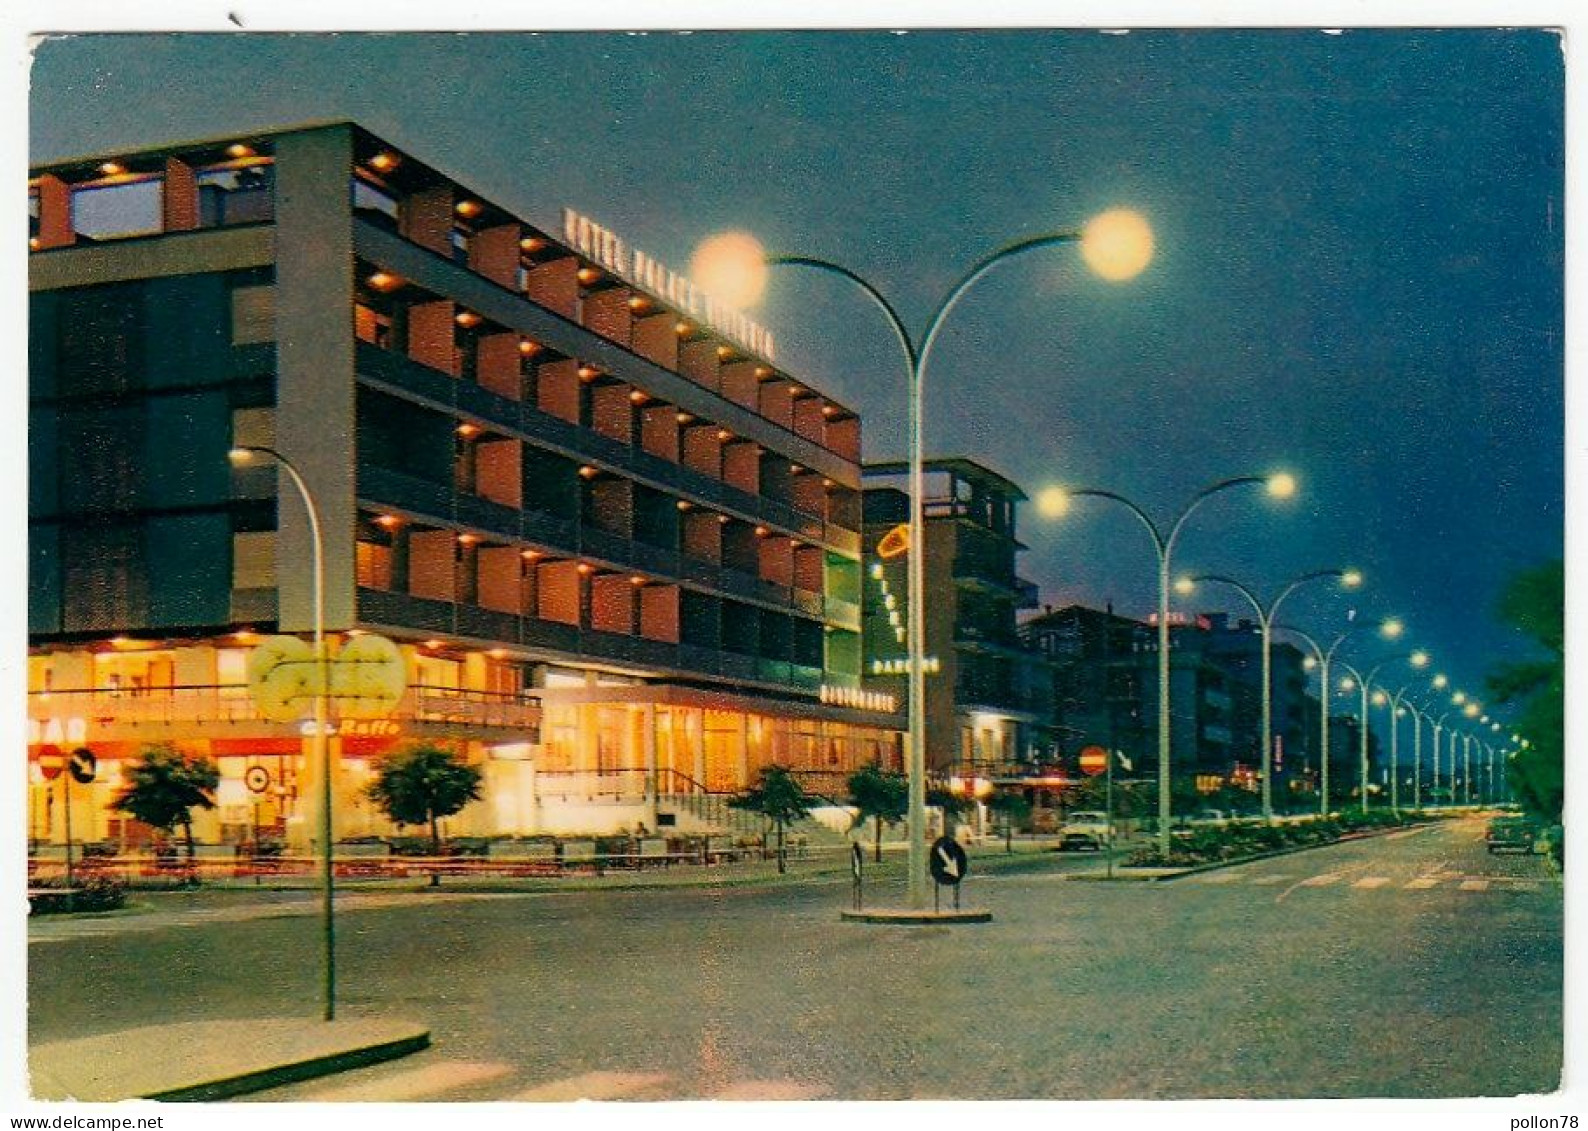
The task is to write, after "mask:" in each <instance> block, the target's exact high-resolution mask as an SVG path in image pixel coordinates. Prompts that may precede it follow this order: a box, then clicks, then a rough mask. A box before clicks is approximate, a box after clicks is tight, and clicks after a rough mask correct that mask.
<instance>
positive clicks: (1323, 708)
mask: <svg viewBox="0 0 1588 1131" xmlns="http://www.w3.org/2000/svg"><path fill="white" fill-rule="evenodd" d="M1278 627H1279V630H1280V631H1281V632H1288V633H1290V634H1291V635H1293V636H1296V637H1298V638H1300V639H1301V640H1303V641H1305V642H1306V645H1307V647H1309V648H1311V649H1312V655H1311V656H1308V657H1307V661H1308V662H1307V663H1306V665H1305V666H1306V667H1308V668H1313V667H1316V668H1318V669H1319V671H1318V708H1319V709H1318V743H1319V746H1320V748H1321V753H1320V755H1319V759H1318V815H1319V816H1321V817H1327V816H1328V815H1329V697H1330V695H1331V692H1332V689H1333V685H1332V684H1331V683H1330V682H1329V667H1330V665H1331V664H1333V663H1334V654H1335V653H1336V652H1337V651H1339V649H1340V645H1342V644H1344V643H1345V642H1346V640H1348V639H1349V638H1350V637H1351V636H1352V635H1354V634H1355V633H1356V632H1358V631H1360V630H1361V629H1362V628H1363V627H1364V625H1363V624H1353V625H1352V626H1351V627H1350V628H1348V629H1346V630H1345V631H1344V632H1342V633H1340V634H1339V635H1338V636H1336V637H1335V638H1334V641H1333V643H1331V644H1330V645H1329V647H1328V648H1324V647H1323V645H1321V644H1319V643H1318V642H1317V641H1316V640H1314V639H1313V638H1312V637H1311V636H1308V635H1307V634H1306V633H1305V632H1303V631H1301V629H1299V628H1295V627H1292V626H1291V625H1279V626H1278ZM1378 631H1379V635H1380V636H1383V637H1385V638H1386V639H1390V640H1393V639H1394V638H1395V637H1397V636H1399V635H1400V634H1401V631H1402V629H1401V623H1400V621H1398V620H1396V619H1394V618H1393V617H1391V618H1389V619H1388V620H1385V621H1382V622H1380V624H1379V626H1378Z"/></svg>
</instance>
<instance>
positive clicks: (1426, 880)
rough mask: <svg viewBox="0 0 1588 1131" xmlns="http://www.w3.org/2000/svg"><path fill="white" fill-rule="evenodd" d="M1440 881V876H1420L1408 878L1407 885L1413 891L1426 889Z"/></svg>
mask: <svg viewBox="0 0 1588 1131" xmlns="http://www.w3.org/2000/svg"><path fill="white" fill-rule="evenodd" d="M1438 883H1439V877H1438V876H1418V877H1417V878H1416V879H1414V880H1407V881H1406V887H1407V888H1408V889H1410V890H1411V891H1426V890H1427V889H1428V888H1431V887H1433V886H1435V885H1436V884H1438Z"/></svg>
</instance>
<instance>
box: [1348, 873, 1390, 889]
mask: <svg viewBox="0 0 1588 1131" xmlns="http://www.w3.org/2000/svg"><path fill="white" fill-rule="evenodd" d="M1389 882H1390V881H1389V877H1388V876H1363V877H1362V878H1361V879H1360V880H1358V881H1357V882H1356V883H1354V884H1352V885H1351V886H1352V887H1354V888H1364V889H1366V890H1368V891H1371V890H1373V889H1374V888H1381V887H1383V886H1384V885H1385V884H1387V883H1389Z"/></svg>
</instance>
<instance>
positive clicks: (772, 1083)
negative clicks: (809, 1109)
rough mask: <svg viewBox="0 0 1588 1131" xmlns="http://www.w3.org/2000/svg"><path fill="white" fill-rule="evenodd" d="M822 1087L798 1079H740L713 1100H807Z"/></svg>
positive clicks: (715, 1095)
mask: <svg viewBox="0 0 1588 1131" xmlns="http://www.w3.org/2000/svg"><path fill="white" fill-rule="evenodd" d="M823 1094H824V1089H822V1088H818V1087H815V1086H814V1085H811V1084H802V1083H801V1082H800V1081H798V1080H741V1081H739V1082H738V1083H737V1084H731V1085H729V1086H728V1087H726V1088H724V1089H722V1091H720V1092H716V1093H713V1095H712V1097H711V1098H712V1099H714V1100H809V1099H815V1098H816V1097H817V1096H820V1095H823Z"/></svg>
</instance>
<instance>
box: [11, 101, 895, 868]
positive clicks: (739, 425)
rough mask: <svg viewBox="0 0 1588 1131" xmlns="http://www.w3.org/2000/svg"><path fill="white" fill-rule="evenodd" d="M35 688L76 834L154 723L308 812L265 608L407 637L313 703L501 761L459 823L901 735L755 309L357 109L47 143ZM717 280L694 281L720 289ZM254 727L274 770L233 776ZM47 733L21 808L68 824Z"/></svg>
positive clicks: (107, 829) (229, 784)
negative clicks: (63, 767)
mask: <svg viewBox="0 0 1588 1131" xmlns="http://www.w3.org/2000/svg"><path fill="white" fill-rule="evenodd" d="M29 207H30V222H31V228H30V240H29V246H30V262H29V266H30V270H29V286H30V332H29V344H30V385H29V414H30V416H29V471H30V482H29V487H30V497H29V555H30V565H29V600H28V617H29V634H30V659H29V715H30V723H31V727H32V733H31V734H30V742H31V743H32V745H31V746H30V749H31V751H32V752H33V754H34V756H35V759H36V756H37V753H38V751H39V750H40V749H41V748H44V747H45V746H48V745H58V746H66V747H68V748H69V747H71V746H76V745H86V746H88V747H89V748H90V749H92V750H94V751H95V752H96V754H97V755H98V756H99V759H100V765H101V771H100V774H99V780H98V781H96V782H95V783H94V785H92V786H88V787H76V788H77V789H78V790H80V791H81V793H82V794H86V795H88V800H89V804H82V801H81V796H80V795H74V804H76V805H78V806H80V808H79V809H78V814H79V816H78V817H77V818H76V820H77V823H78V828H77V834H78V836H79V837H80V838H81V837H87V838H89V839H109V840H118V839H120V840H126V839H128V838H129V837H130V838H133V839H136V838H137V837H138V836H139V835H141V830H138V829H136V828H131V829H129V828H126V827H122V826H121V824H120V823H119V822H118V821H117V820H116V819H115V814H113V813H110V812H108V811H106V810H105V808H104V804H105V802H106V801H108V799H109V797H110V796H111V795H112V793H113V791H114V789H115V788H116V785H117V782H118V777H119V774H120V770H121V767H122V765H123V764H124V763H125V762H126V760H127V759H129V758H134V757H136V756H137V753H138V751H139V749H140V748H141V747H142V746H143V745H145V744H148V743H151V742H173V743H176V744H178V745H180V746H183V747H185V748H190V749H193V750H195V751H198V752H202V753H204V754H206V755H209V756H211V757H213V758H214V759H215V761H216V762H217V764H218V765H219V767H220V772H221V785H220V789H219V797H218V801H219V805H218V808H217V809H216V810H215V811H214V812H212V813H208V814H203V815H201V818H200V823H199V825H198V829H199V832H200V835H201V836H203V837H204V838H205V839H207V840H210V841H212V842H222V841H236V840H242V839H245V837H246V830H247V829H248V828H250V827H251V824H252V822H253V821H254V820H255V819H256V817H257V818H258V819H259V820H261V821H262V823H263V824H264V825H265V826H266V827H267V828H274V829H279V830H281V831H283V832H284V833H286V834H287V835H288V837H289V840H292V841H295V842H296V843H298V844H305V843H306V840H307V830H308V829H309V828H311V827H312V822H310V821H308V820H306V819H305V815H306V810H305V804H306V802H307V799H308V797H310V796H312V792H311V791H310V790H309V788H308V783H309V780H310V778H311V777H312V774H313V772H314V771H313V767H312V766H310V765H309V764H308V761H307V759H306V754H307V749H308V745H309V743H308V740H307V739H306V738H305V737H304V736H303V734H302V733H300V732H301V726H300V725H299V724H297V723H277V722H271V721H268V720H266V719H264V718H262V717H261V716H260V714H259V713H258V712H257V711H256V710H255V708H254V705H253V702H252V699H251V697H250V694H249V690H248V688H247V686H246V683H247V674H246V673H247V666H248V658H249V653H250V650H251V647H252V646H253V644H254V642H256V641H257V640H258V639H259V637H260V636H261V635H264V634H269V633H275V632H284V633H296V634H305V633H307V632H309V631H310V630H311V629H312V627H313V624H312V618H313V599H312V598H313V592H312V589H313V579H312V571H311V569H310V562H311V558H312V550H313V544H312V541H311V534H310V527H309V524H308V519H307V516H306V512H305V510H304V508H303V506H302V505H301V503H300V500H299V498H298V497H297V495H296V493H295V491H294V490H293V488H292V485H291V483H290V482H289V480H288V479H287V478H286V476H285V474H284V473H283V472H281V471H280V470H279V469H277V468H274V467H272V466H269V465H268V463H266V464H256V465H251V466H243V467H235V468H234V467H233V466H232V465H231V464H230V463H229V462H228V458H227V453H228V450H229V449H231V448H232V447H233V446H262V447H271V448H274V449H275V450H277V451H279V452H280V453H281V454H282V455H283V456H284V457H286V459H288V460H290V461H291V463H292V464H293V466H295V467H296V468H297V469H298V470H299V471H300V472H301V474H302V476H303V478H304V480H305V482H306V484H307V488H308V490H309V492H310V494H311V495H312V496H313V498H314V500H315V501H316V504H317V509H318V511H319V515H320V520H321V524H322V527H323V542H324V562H325V626H326V629H327V632H328V633H330V634H331V635H332V637H333V638H335V639H337V640H345V639H346V638H347V637H349V636H351V635H354V634H357V633H364V632H370V633H379V634H382V635H385V636H388V637H390V638H391V639H393V640H394V641H396V642H397V643H398V644H399V645H400V648H401V652H402V655H403V657H404V661H405V664H406V667H407V674H408V690H407V692H406V693H405V696H404V698H403V700H402V702H401V704H400V705H399V707H398V708H397V709H396V711H395V712H394V713H393V714H392V715H391V716H390V717H389V718H386V719H376V720H364V721H353V720H347V721H344V723H343V724H342V725H341V727H340V728H339V730H338V733H337V734H336V735H335V736H334V738H333V739H332V743H331V745H332V753H333V758H332V762H333V766H334V767H335V769H334V771H333V772H334V773H335V774H336V775H337V782H336V787H337V795H338V797H339V799H340V800H339V803H338V834H339V835H340V836H344V837H346V836H358V835H369V834H377V833H384V832H386V831H389V829H388V826H387V825H386V824H385V823H384V822H383V821H382V820H381V819H380V818H379V817H378V816H377V815H376V814H375V813H374V812H373V811H372V809H371V806H370V803H369V802H367V801H366V800H364V799H363V792H362V787H363V786H364V784H365V783H366V782H367V781H368V778H369V774H370V772H371V766H372V759H374V758H378V757H379V756H380V755H381V754H382V753H383V752H385V751H387V750H389V749H391V748H393V747H394V746H395V745H397V744H400V743H403V742H408V741H413V740H435V741H439V742H442V743H445V744H450V745H452V746H453V747H455V748H456V749H457V750H459V751H460V752H461V753H463V754H464V755H465V756H466V757H467V759H468V760H469V761H470V762H472V763H474V764H477V765H479V766H481V768H482V769H483V770H484V772H485V775H486V789H485V798H484V800H483V801H481V802H478V803H475V804H473V805H471V806H470V807H469V808H468V809H467V810H465V811H464V813H462V814H460V815H459V817H457V818H455V819H454V820H453V821H452V822H451V830H450V831H451V832H452V833H453V834H454V835H479V836H506V835H524V834H533V833H538V832H557V831H568V832H584V833H599V832H603V831H610V830H614V829H619V828H629V827H632V825H634V824H635V823H636V822H638V823H643V824H645V825H646V827H648V828H650V829H656V828H657V827H658V825H659V824H660V825H661V826H664V827H665V826H667V825H669V824H675V825H676V826H678V827H684V826H686V825H687V824H688V822H689V821H690V820H691V818H690V816H689V814H690V812H692V811H693V812H698V811H699V807H698V806H696V807H695V808H694V809H693V810H691V809H689V807H687V806H684V805H682V804H680V803H679V801H680V799H682V798H687V797H690V796H696V795H702V794H709V793H725V792H731V791H736V790H738V789H741V788H743V787H744V786H745V785H747V784H748V783H750V782H752V781H753V780H754V778H755V776H756V774H757V772H758V770H759V769H760V768H761V767H762V766H764V765H767V764H771V763H778V764H782V765H788V766H792V767H794V768H796V769H797V770H800V771H802V772H804V773H806V774H807V775H809V777H810V780H811V781H812V782H813V783H814V784H813V788H818V789H822V790H823V791H825V792H831V791H832V790H833V789H835V788H840V786H839V782H840V781H841V778H842V777H843V776H844V775H847V773H848V772H850V771H851V770H852V769H854V768H856V767H858V766H860V765H863V764H865V763H867V762H870V761H873V760H880V761H882V762H884V763H885V764H895V765H896V764H897V763H898V759H899V740H898V729H899V722H900V719H899V717H898V716H897V715H896V714H895V713H894V712H893V709H892V705H891V704H890V703H889V702H888V701H887V700H886V698H885V697H883V696H878V695H875V694H872V695H867V694H866V693H864V692H862V690H861V674H862V672H861V669H862V656H861V610H860V602H861V589H862V585H861V581H862V568H861V561H860V556H861V554H860V531H861V494H860V487H861V482H860V467H859V460H860V420H859V419H858V417H857V416H856V414H855V413H854V412H853V411H851V410H850V409H848V408H846V407H845V406H844V405H842V404H839V403H837V402H836V401H834V400H833V399H832V398H830V397H828V396H825V395H824V394H822V393H821V392H820V391H818V390H816V389H813V388H811V387H810V386H809V385H808V384H807V383H806V382H805V381H803V380H800V379H798V378H796V377H794V376H791V375H789V374H788V373H786V372H784V371H783V370H782V369H780V368H779V367H778V365H777V362H776V359H775V356H774V353H775V343H774V341H773V339H772V337H771V335H770V334H768V333H767V332H766V331H765V330H763V329H762V328H760V327H758V326H756V325H754V324H753V323H751V322H749V321H748V320H747V319H745V318H744V317H743V316H741V315H738V314H735V313H733V312H730V311H726V310H721V309H717V308H714V307H713V305H712V304H711V303H710V301H709V300H708V299H706V298H705V297H704V296H702V295H699V294H698V293H696V292H694V291H693V290H692V288H690V287H689V285H688V284H687V282H686V281H684V280H683V279H682V278H680V277H679V276H676V275H674V274H672V273H671V272H669V271H668V270H667V269H666V268H665V267H663V266H662V265H661V264H659V263H658V262H656V261H655V260H652V259H649V258H648V257H646V256H645V255H644V254H643V253H641V252H638V251H637V250H633V249H631V248H630V247H629V246H628V245H626V244H625V243H624V242H623V241H622V240H621V239H620V238H619V237H617V236H615V235H614V234H613V233H611V232H608V231H606V230H605V229H603V228H601V227H599V226H597V225H595V224H594V223H592V222H591V221H589V220H588V219H587V218H585V217H583V216H581V215H579V214H577V213H573V212H568V213H566V214H565V218H564V222H563V223H562V225H561V226H560V227H559V228H556V229H554V230H547V228H545V227H536V226H535V225H533V224H531V223H529V222H526V221H525V220H524V219H522V218H521V217H520V216H518V215H515V214H513V213H512V212H510V211H508V210H507V209H506V208H504V207H502V206H500V205H498V204H496V203H494V202H492V201H490V200H488V199H486V198H485V197H484V196H482V195H480V194H479V193H476V192H474V191H472V190H470V189H468V188H466V187H464V185H462V184H461V183H459V182H458V181H456V180H454V179H453V178H452V177H451V176H449V175H447V174H445V173H443V172H442V171H440V170H438V169H436V168H434V167H432V166H430V165H427V164H425V163H424V162H423V161H422V160H421V159H420V158H419V157H418V156H416V155H414V154H412V153H409V152H406V151H403V150H400V149H398V148H397V147H396V146H394V145H391V144H388V143H387V142H385V141H383V140H381V139H380V138H377V137H375V136H373V135H372V134H370V133H368V132H367V131H365V130H363V129H361V128H359V127H358V126H356V125H353V124H351V123H332V124H326V125H318V126H313V127H304V128H295V129H289V130H284V131H281V132H274V133H268V134H257V135H250V136H243V137H226V138H221V139H218V140H214V141H207V142H195V143H190V144H181V145H173V146H170V147H168V148H162V149H160V150H157V151H148V152H139V153H116V154H108V155H100V156H95V157H91V158H84V159H81V160H76V161H69V162H60V163H55V164H52V165H49V166H47V167H41V168H37V169H35V170H33V171H32V175H31V179H30V181H29ZM708 317H709V320H708ZM253 766H263V767H264V768H265V769H266V771H267V772H268V780H269V783H270V784H269V786H268V787H267V788H265V789H264V790H262V791H261V792H258V793H255V792H250V789H249V787H248V786H247V785H245V782H246V781H252V782H254V783H256V784H257V783H258V782H260V781H261V780H263V778H264V775H260V774H258V773H255V774H253V775H248V770H249V768H250V767H253ZM59 784H60V783H59V782H46V781H44V780H43V779H42V777H41V775H40V774H39V772H38V767H37V765H35V766H34V772H33V786H32V794H33V796H32V805H31V807H30V836H32V837H33V838H34V839H36V840H41V841H49V840H59V839H60V837H61V835H62V829H61V826H60V821H59V820H58V817H59V814H58V813H57V812H56V810H58V808H59V805H58V803H57V794H58V793H59Z"/></svg>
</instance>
